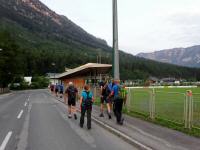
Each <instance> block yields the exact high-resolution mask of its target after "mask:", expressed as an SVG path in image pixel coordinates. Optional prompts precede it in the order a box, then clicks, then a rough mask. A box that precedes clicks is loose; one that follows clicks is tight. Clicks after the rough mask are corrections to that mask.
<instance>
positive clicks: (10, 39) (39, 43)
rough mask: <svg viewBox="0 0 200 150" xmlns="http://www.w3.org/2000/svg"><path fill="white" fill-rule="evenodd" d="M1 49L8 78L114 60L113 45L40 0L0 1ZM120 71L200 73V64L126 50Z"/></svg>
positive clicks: (136, 75) (129, 75) (142, 75)
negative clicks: (184, 64)
mask: <svg viewBox="0 0 200 150" xmlns="http://www.w3.org/2000/svg"><path fill="white" fill-rule="evenodd" d="M0 48H1V49H3V51H1V52H0V57H1V59H0V78H1V79H4V81H6V82H11V81H12V80H13V77H14V78H16V76H21V75H24V76H33V75H44V74H46V73H47V72H63V71H64V69H65V67H68V68H73V67H77V66H79V65H82V64H85V63H87V62H96V59H97V55H99V53H101V55H102V62H103V63H112V52H111V49H112V48H111V47H109V46H108V45H107V43H106V41H104V40H102V39H99V38H96V37H95V36H93V35H91V34H89V33H87V32H86V31H84V29H82V28H81V27H79V26H78V25H76V24H74V23H73V22H72V21H70V20H69V19H68V18H66V17H64V16H61V15H58V14H56V13H55V12H53V11H52V10H50V9H49V8H48V7H46V6H45V5H44V4H42V3H41V2H40V1H39V0H9V1H7V0H0ZM52 62H54V63H55V64H56V66H55V67H54V66H52ZM120 73H121V78H122V79H146V78H148V77H149V76H157V77H166V76H167V77H168V76H173V77H181V78H186V79H195V80H196V79H199V78H200V71H199V69H192V68H187V67H179V66H175V65H170V64H165V63H158V62H155V61H151V60H147V59H143V58H139V57H135V56H133V55H131V54H127V53H124V52H122V51H121V52H120ZM11 77H12V78H11ZM1 84H2V83H1ZM4 85H5V83H4Z"/></svg>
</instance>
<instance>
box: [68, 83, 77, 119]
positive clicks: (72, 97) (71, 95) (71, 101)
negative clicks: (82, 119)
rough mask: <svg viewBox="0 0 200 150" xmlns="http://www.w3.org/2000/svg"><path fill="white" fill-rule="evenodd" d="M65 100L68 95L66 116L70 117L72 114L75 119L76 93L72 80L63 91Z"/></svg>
mask: <svg viewBox="0 0 200 150" xmlns="http://www.w3.org/2000/svg"><path fill="white" fill-rule="evenodd" d="M65 94H66V95H65V102H66V98H67V97H68V118H72V114H74V119H75V120H77V115H76V97H77V94H78V90H77V88H76V87H75V86H74V85H73V82H69V87H68V88H67V89H66V91H65Z"/></svg>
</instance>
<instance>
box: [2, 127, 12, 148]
mask: <svg viewBox="0 0 200 150" xmlns="http://www.w3.org/2000/svg"><path fill="white" fill-rule="evenodd" d="M11 135H12V132H11V131H10V132H8V134H7V135H6V137H5V139H4V141H3V143H2V144H1V147H0V150H4V149H5V148H6V145H7V144H8V141H9V139H10V137H11Z"/></svg>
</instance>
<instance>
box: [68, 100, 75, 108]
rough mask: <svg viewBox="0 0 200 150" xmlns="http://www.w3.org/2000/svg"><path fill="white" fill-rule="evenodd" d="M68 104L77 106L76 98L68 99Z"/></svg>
mask: <svg viewBox="0 0 200 150" xmlns="http://www.w3.org/2000/svg"><path fill="white" fill-rule="evenodd" d="M68 106H76V100H75V99H68Z"/></svg>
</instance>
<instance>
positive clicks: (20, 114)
mask: <svg viewBox="0 0 200 150" xmlns="http://www.w3.org/2000/svg"><path fill="white" fill-rule="evenodd" d="M23 112H24V111H23V110H21V111H20V113H19V115H18V116H17V119H20V118H21V116H22V114H23Z"/></svg>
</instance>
